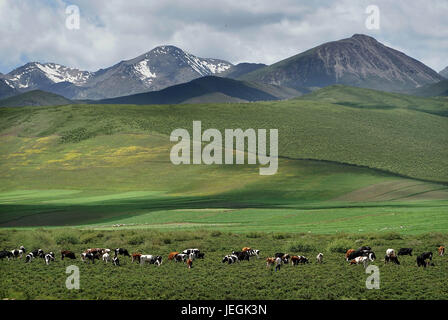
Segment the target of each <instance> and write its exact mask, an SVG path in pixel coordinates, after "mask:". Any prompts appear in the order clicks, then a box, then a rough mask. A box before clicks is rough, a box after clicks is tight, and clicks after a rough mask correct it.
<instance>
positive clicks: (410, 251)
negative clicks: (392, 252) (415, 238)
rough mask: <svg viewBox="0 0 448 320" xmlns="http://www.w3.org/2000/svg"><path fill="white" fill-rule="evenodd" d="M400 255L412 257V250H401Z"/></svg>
mask: <svg viewBox="0 0 448 320" xmlns="http://www.w3.org/2000/svg"><path fill="white" fill-rule="evenodd" d="M398 255H399V256H406V255H408V256H411V257H412V248H400V250H398Z"/></svg>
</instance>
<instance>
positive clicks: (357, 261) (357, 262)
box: [350, 256, 369, 268]
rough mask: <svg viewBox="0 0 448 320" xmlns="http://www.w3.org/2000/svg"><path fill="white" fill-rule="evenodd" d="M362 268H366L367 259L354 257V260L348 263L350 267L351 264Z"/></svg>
mask: <svg viewBox="0 0 448 320" xmlns="http://www.w3.org/2000/svg"><path fill="white" fill-rule="evenodd" d="M361 263H362V265H363V266H364V268H367V264H368V263H369V258H368V257H363V256H360V257H356V258H355V259H353V260H351V261H350V265H352V264H361Z"/></svg>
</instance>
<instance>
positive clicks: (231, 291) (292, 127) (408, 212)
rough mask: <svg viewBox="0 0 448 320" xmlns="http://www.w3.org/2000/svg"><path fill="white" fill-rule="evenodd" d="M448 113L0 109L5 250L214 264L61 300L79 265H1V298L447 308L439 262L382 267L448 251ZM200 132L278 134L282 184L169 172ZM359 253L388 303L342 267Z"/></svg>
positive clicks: (98, 274)
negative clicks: (365, 249) (179, 144)
mask: <svg viewBox="0 0 448 320" xmlns="http://www.w3.org/2000/svg"><path fill="white" fill-rule="evenodd" d="M359 90H363V89H359ZM363 96H364V97H368V99H364V100H366V102H364V100H363V99H362V97H363ZM414 103H415V104H414ZM447 108H448V102H446V101H443V100H438V99H425V98H418V99H417V98H416V100H412V98H409V96H403V95H397V94H393V95H388V94H383V93H380V92H377V91H373V90H370V91H368V92H363V91H359V92H358V91H356V90H354V89H353V88H345V87H341V86H336V87H330V88H327V89H323V91H320V92H319V91H317V92H315V93H312V94H311V95H309V96H304V97H302V98H300V99H295V100H289V101H278V102H260V103H246V104H197V105H166V106H122V105H109V106H107V105H94V106H93V105H68V106H58V107H54V106H52V107H23V108H0V142H1V143H0V167H1V170H0V227H1V229H0V249H3V248H5V249H9V250H11V249H13V248H17V247H18V246H20V245H24V246H25V247H26V248H27V249H37V248H43V249H44V250H45V251H50V250H52V251H55V252H57V253H58V252H59V251H60V250H61V249H70V250H73V251H75V252H77V253H80V252H81V251H83V250H84V249H86V248H88V247H110V248H114V247H119V246H124V247H126V248H128V249H129V250H130V251H141V252H144V253H148V254H162V255H163V256H164V258H165V259H166V256H167V254H168V253H169V252H170V251H173V250H182V249H185V248H188V247H198V248H201V250H203V251H204V252H206V259H205V260H204V261H197V262H196V263H195V266H194V268H193V269H192V270H188V269H187V268H186V267H185V265H182V264H175V263H172V264H171V263H164V264H163V265H162V266H161V267H160V268H156V267H154V266H145V267H140V266H137V265H131V264H130V262H129V261H123V262H124V264H123V266H121V267H120V268H114V267H112V266H111V265H107V266H105V265H103V264H101V263H96V264H95V265H85V264H83V263H81V262H80V261H79V259H78V260H77V261H76V262H75V264H76V265H79V266H80V269H81V274H82V275H81V277H85V278H84V279H93V280H92V281H90V282H89V281H84V282H83V281H82V280H81V290H79V291H76V292H73V291H68V290H67V289H65V286H64V283H65V277H66V274H65V266H66V265H69V264H70V263H71V262H69V261H63V262H61V261H60V260H59V259H58V260H59V261H56V262H55V263H54V264H51V265H50V266H45V265H44V264H43V262H42V261H35V262H33V263H31V264H25V263H24V262H23V261H9V262H8V261H6V260H4V261H0V271H1V275H2V277H1V280H0V298H18V299H79V298H83V299H148V298H149V299H446V298H448V290H447V289H446V288H445V286H443V285H441V284H443V283H444V281H446V280H447V279H446V277H447V275H446V273H445V272H443V270H444V268H445V269H446V263H447V261H446V260H445V258H444V257H442V258H439V257H436V258H435V264H436V266H435V267H432V268H428V269H426V270H423V269H418V268H417V267H416V266H415V257H404V258H403V261H402V265H400V266H395V265H384V264H383V262H381V261H380V260H381V257H382V256H383V254H384V253H383V252H385V250H386V249H387V248H389V247H393V248H396V249H398V248H399V247H414V250H415V252H421V251H423V250H432V251H434V252H435V250H436V247H437V246H439V245H446V244H447V239H448V234H447V232H446V230H448V171H447V168H448V148H447V146H448V118H447V117H446V114H445V113H446V110H447ZM193 120H201V121H202V127H203V129H205V128H217V129H219V130H223V129H224V128H242V129H247V128H254V129H260V128H262V129H263V128H264V129H270V128H276V129H278V130H279V166H278V167H279V169H278V172H277V173H276V174H275V175H273V176H260V175H259V167H258V165H247V164H246V165H234V166H229V165H222V166H219V165H211V166H206V165H180V166H175V165H173V164H172V163H171V162H170V160H169V152H170V149H171V147H172V146H173V144H172V143H170V141H169V134H170V133H171V131H172V130H173V129H175V128H186V129H188V130H190V131H191V126H192V121H193ZM363 244H367V245H371V246H372V247H373V248H374V250H375V251H376V252H378V253H380V254H378V257H379V260H378V261H376V262H375V264H376V265H378V266H379V267H380V270H381V289H380V290H366V289H365V279H366V277H367V275H366V274H365V272H364V270H363V268H362V267H358V266H348V265H347V263H346V262H345V261H344V259H343V253H342V252H343V251H344V250H346V249H348V248H357V247H359V246H361V245H363ZM243 246H252V247H256V248H258V249H260V250H262V252H263V254H262V256H263V257H267V256H269V255H272V254H274V253H275V252H278V251H287V252H290V253H297V254H304V255H306V256H309V257H310V258H311V259H312V260H314V257H315V256H316V254H317V253H318V252H320V251H321V252H323V253H324V255H325V259H326V263H324V264H323V265H317V264H315V263H312V264H310V265H306V266H299V267H297V268H293V267H291V266H285V267H284V268H283V269H282V270H281V272H280V273H272V272H271V271H269V270H267V269H266V268H265V266H264V262H263V260H262V259H260V260H253V261H250V262H249V263H246V262H244V263H240V264H237V265H232V266H229V265H223V264H222V263H221V262H220V261H221V259H222V257H223V256H224V255H225V254H228V253H230V252H231V251H232V250H236V249H240V248H242V247H243ZM236 274H237V275H238V277H243V278H244V279H249V280H248V281H249V282H248V283H250V285H247V284H245V283H243V282H240V281H235V275H236ZM179 283H182V284H184V283H185V288H186V286H187V284H188V285H189V290H188V291H187V290H184V289H182V290H180V289H179Z"/></svg>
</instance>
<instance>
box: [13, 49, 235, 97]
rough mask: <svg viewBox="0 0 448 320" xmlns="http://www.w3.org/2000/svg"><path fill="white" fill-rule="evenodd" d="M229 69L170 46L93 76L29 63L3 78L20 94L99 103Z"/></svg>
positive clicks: (227, 63)
mask: <svg viewBox="0 0 448 320" xmlns="http://www.w3.org/2000/svg"><path fill="white" fill-rule="evenodd" d="M231 66H232V64H231V63H229V62H227V61H224V60H219V59H210V58H199V57H196V56H194V55H192V54H190V53H188V52H185V51H183V50H182V49H179V48H177V47H174V46H160V47H157V48H155V49H153V50H151V51H149V52H147V53H145V54H143V55H140V56H138V57H136V58H134V59H131V60H125V61H121V62H119V63H117V64H115V65H114V66H112V67H109V68H106V69H100V70H98V71H96V72H89V71H80V70H78V69H72V68H68V67H65V66H61V65H59V64H55V63H44V64H42V63H39V62H32V63H27V64H26V65H24V66H22V67H19V68H17V69H15V70H13V71H11V72H10V73H8V74H7V75H5V78H6V79H8V81H9V83H10V84H11V85H12V86H13V87H14V88H15V89H17V90H20V91H22V92H23V91H29V90H33V89H41V90H45V91H49V92H53V93H56V94H60V95H63V96H65V97H67V98H70V99H103V98H112V97H118V96H123V95H130V94H134V93H141V92H147V91H155V90H161V89H164V88H166V87H169V86H172V85H175V84H179V83H184V82H187V81H191V80H193V79H196V78H199V77H202V76H207V75H213V74H219V73H221V72H223V71H225V70H227V69H229V68H230V67H231Z"/></svg>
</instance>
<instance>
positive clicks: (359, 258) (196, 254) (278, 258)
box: [0, 246, 445, 271]
mask: <svg viewBox="0 0 448 320" xmlns="http://www.w3.org/2000/svg"><path fill="white" fill-rule="evenodd" d="M437 252H438V254H439V256H443V255H444V254H445V247H444V246H440V247H439V248H437ZM112 253H113V256H111V254H112ZM24 255H25V262H26V263H30V262H31V261H33V260H34V259H35V258H42V259H43V260H44V261H45V263H46V264H47V265H48V264H50V262H51V261H55V254H54V253H53V252H48V253H45V252H44V251H43V250H42V249H36V250H33V251H31V252H29V253H27V254H26V249H25V247H23V246H20V248H19V249H14V250H11V251H8V250H3V251H0V259H2V260H3V259H4V258H7V259H8V260H10V259H15V258H19V259H20V258H22V257H23V256H24ZM119 255H121V256H125V257H130V258H131V262H137V263H139V264H141V265H143V264H146V263H148V264H154V265H156V266H160V265H161V264H162V256H160V255H150V254H141V253H133V254H132V255H131V254H129V252H128V250H126V249H124V248H116V249H114V250H113V251H112V250H111V249H106V248H91V249H87V250H85V251H84V252H82V253H81V255H80V257H81V260H82V261H84V262H91V263H95V260H100V259H101V260H102V261H104V262H105V263H108V262H109V261H111V262H112V264H113V265H115V266H119V265H120V260H119ZM259 255H260V250H257V249H252V248H250V247H244V248H243V249H242V250H241V251H233V252H232V253H231V254H228V255H226V256H224V258H223V259H222V263H227V264H234V263H237V262H240V261H244V260H246V261H249V259H250V258H251V257H257V258H259V257H260V256H259ZM403 255H409V256H412V248H401V249H400V250H398V253H397V252H396V251H395V250H394V249H387V250H386V255H385V256H384V262H385V263H389V262H393V263H395V264H400V261H399V260H398V257H399V256H403ZM432 256H433V254H432V252H429V251H426V252H423V253H421V254H420V255H418V256H417V266H418V267H425V268H426V267H427V266H434V263H433V262H432ZM204 257H205V254H204V252H201V251H200V250H199V249H185V250H183V251H182V252H177V251H175V252H170V254H169V255H168V260H171V261H175V262H184V263H185V264H186V265H187V267H188V268H191V267H192V266H193V260H195V259H204ZM323 257H324V255H323V253H319V254H318V255H317V256H316V261H317V263H322V262H323ZM64 258H69V259H76V255H75V253H74V252H72V251H69V250H63V251H61V260H64ZM375 259H376V255H375V252H373V251H372V248H371V247H369V246H362V247H360V248H358V249H356V250H355V249H349V250H348V251H347V252H346V254H345V260H346V261H347V262H349V263H350V265H353V264H362V265H364V267H367V265H368V264H369V262H372V261H375ZM309 262H310V261H309V259H308V258H306V257H304V256H298V255H290V254H288V253H283V252H278V253H276V254H275V255H274V256H273V257H268V258H266V267H267V268H269V267H273V266H274V265H275V271H277V270H280V268H281V266H282V264H289V263H291V265H298V264H306V263H309Z"/></svg>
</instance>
